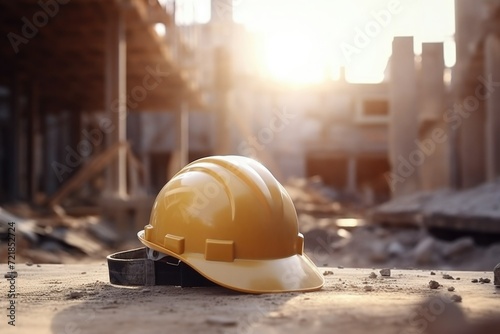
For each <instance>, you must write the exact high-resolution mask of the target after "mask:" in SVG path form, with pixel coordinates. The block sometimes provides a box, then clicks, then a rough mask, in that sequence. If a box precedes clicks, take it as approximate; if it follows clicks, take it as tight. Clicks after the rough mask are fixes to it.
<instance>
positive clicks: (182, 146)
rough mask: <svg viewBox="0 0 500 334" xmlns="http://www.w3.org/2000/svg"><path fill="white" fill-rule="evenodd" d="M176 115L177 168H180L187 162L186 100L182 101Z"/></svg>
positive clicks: (187, 126)
mask: <svg viewBox="0 0 500 334" xmlns="http://www.w3.org/2000/svg"><path fill="white" fill-rule="evenodd" d="M178 117H179V125H178V131H177V133H178V135H179V140H178V147H179V154H180V159H179V162H180V166H179V169H181V168H183V167H184V166H186V165H187V164H188V163H189V109H188V104H187V102H182V105H181V110H180V114H179V115H178Z"/></svg>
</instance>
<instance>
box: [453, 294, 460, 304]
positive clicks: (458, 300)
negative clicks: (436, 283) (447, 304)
mask: <svg viewBox="0 0 500 334" xmlns="http://www.w3.org/2000/svg"><path fill="white" fill-rule="evenodd" d="M450 299H451V301H453V302H455V303H461V302H462V296H460V295H452V296H451V297H450Z"/></svg>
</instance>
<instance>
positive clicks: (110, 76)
mask: <svg viewBox="0 0 500 334" xmlns="http://www.w3.org/2000/svg"><path fill="white" fill-rule="evenodd" d="M126 39H127V37H126V27H125V17H124V13H123V11H122V9H121V8H118V9H117V10H116V11H114V12H112V13H111V15H110V17H109V19H108V26H107V43H106V65H105V66H106V69H105V78H106V91H105V106H106V109H107V111H108V118H109V119H110V120H111V122H112V124H113V125H114V128H113V131H112V132H111V133H109V134H108V138H107V140H108V146H111V145H112V144H114V143H116V142H125V141H126V140H127V132H126V130H127V126H126V125H127V105H126V94H127V92H126V89H127V62H126V55H127V40H126ZM126 154H127V151H126V147H122V148H120V150H119V152H118V157H117V159H116V160H115V161H114V162H113V163H112V164H111V166H110V168H109V169H108V173H107V189H106V190H107V193H108V195H110V196H116V197H121V198H123V197H126V195H127V170H126V168H127V156H126Z"/></svg>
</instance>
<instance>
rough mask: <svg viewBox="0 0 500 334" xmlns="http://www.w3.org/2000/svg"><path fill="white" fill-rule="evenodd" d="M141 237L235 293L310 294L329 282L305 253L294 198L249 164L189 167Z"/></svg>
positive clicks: (232, 160) (204, 162)
mask: <svg viewBox="0 0 500 334" xmlns="http://www.w3.org/2000/svg"><path fill="white" fill-rule="evenodd" d="M138 237H139V239H140V241H141V242H142V243H143V244H144V245H146V246H147V247H148V248H151V249H153V250H156V251H158V252H161V253H164V254H167V255H170V256H173V257H175V258H177V259H178V260H180V261H182V262H184V263H186V264H187V265H189V266H190V267H191V268H193V269H195V270H196V271H197V272H199V273H200V274H201V275H203V276H205V277H206V278H207V279H209V280H210V281H212V282H214V283H216V284H218V285H221V286H224V287H227V288H230V289H233V290H237V291H243V292H250V293H268V292H286V291H312V290H318V289H320V288H321V287H322V286H323V284H324V278H323V276H322V275H321V274H320V273H319V272H318V269H317V268H316V266H315V265H314V263H313V262H312V261H311V260H310V259H309V258H308V257H307V255H305V254H304V253H303V249H304V238H303V236H302V234H300V233H299V231H298V221H297V214H296V212H295V207H294V205H293V202H292V200H291V199H290V196H289V195H288V193H287V192H286V190H285V189H284V188H283V186H282V185H281V184H280V183H279V182H278V181H277V180H276V179H275V178H274V176H273V175H272V174H271V173H270V172H269V171H268V170H267V169H266V168H265V167H264V166H263V165H262V164H260V163H259V162H257V161H255V160H253V159H250V158H246V157H241V156H214V157H207V158H202V159H199V160H197V161H194V162H192V163H190V164H189V165H187V166H186V167H184V168H183V169H182V170H181V171H179V172H178V173H177V174H176V175H175V176H174V177H173V178H172V179H171V180H170V181H169V182H168V183H167V184H166V185H165V186H164V187H163V189H162V190H161V191H160V193H159V194H158V196H157V197H156V200H155V203H154V205H153V209H152V212H151V218H150V222H149V224H148V225H146V226H145V227H144V230H142V231H140V232H139V233H138Z"/></svg>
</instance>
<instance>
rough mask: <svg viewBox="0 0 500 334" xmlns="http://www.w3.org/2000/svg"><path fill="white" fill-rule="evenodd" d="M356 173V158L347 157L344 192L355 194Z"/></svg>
mask: <svg viewBox="0 0 500 334" xmlns="http://www.w3.org/2000/svg"><path fill="white" fill-rule="evenodd" d="M356 171H357V160H356V157H348V158H347V185H346V188H347V189H346V190H347V192H348V193H350V194H354V193H356V189H357V180H356V174H357V173H356Z"/></svg>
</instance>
